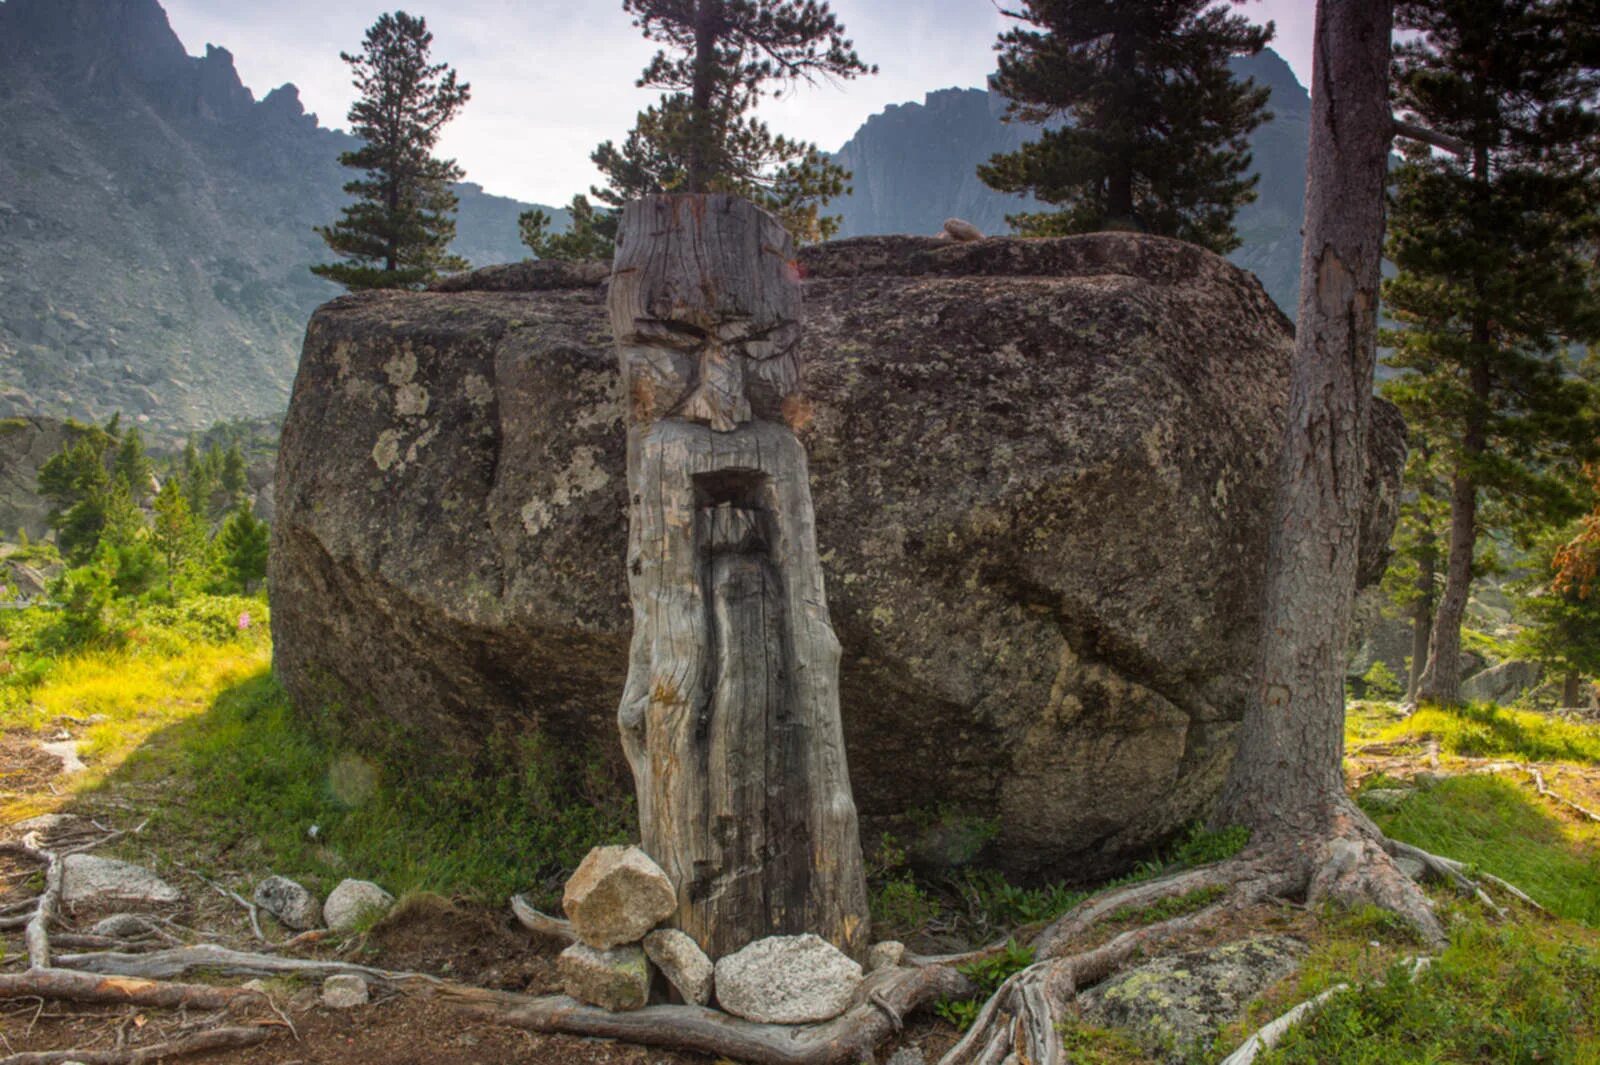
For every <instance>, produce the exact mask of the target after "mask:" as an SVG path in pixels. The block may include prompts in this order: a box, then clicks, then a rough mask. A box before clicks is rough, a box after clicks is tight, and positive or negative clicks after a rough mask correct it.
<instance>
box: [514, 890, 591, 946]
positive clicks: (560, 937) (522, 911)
mask: <svg viewBox="0 0 1600 1065" xmlns="http://www.w3.org/2000/svg"><path fill="white" fill-rule="evenodd" d="M511 912H512V913H513V914H515V915H516V918H517V923H518V924H520V925H522V927H524V928H526V929H527V930H528V931H530V932H532V933H534V934H535V935H540V936H546V937H548V938H550V939H554V940H557V941H559V942H561V943H567V944H572V943H576V942H577V941H578V933H576V932H574V931H573V930H572V922H571V921H564V920H562V919H561V918H559V917H551V916H550V915H549V914H547V913H540V912H539V911H538V910H536V909H534V908H533V904H532V903H530V902H529V901H528V900H527V899H525V898H523V897H522V896H521V895H513V896H511Z"/></svg>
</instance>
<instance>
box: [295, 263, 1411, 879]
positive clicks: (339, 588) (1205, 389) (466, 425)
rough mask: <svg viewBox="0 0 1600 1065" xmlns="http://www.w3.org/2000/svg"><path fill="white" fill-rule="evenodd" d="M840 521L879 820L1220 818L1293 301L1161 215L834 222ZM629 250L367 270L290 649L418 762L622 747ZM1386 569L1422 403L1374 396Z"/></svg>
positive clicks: (1072, 840)
mask: <svg viewBox="0 0 1600 1065" xmlns="http://www.w3.org/2000/svg"><path fill="white" fill-rule="evenodd" d="M798 266H799V269H800V270H801V271H802V273H803V274H804V276H805V278H806V280H805V306H804V311H803V317H804V321H803V332H802V340H801V342H800V343H801V345H802V355H803V357H804V360H805V363H806V365H807V367H808V370H807V378H806V395H805V401H804V402H796V403H793V404H790V405H788V406H787V407H786V412H785V413H786V417H787V418H788V420H789V421H790V422H791V424H792V425H794V426H795V427H796V431H797V432H798V434H799V435H800V437H801V439H802V442H803V443H804V444H805V446H806V448H807V450H808V452H809V454H810V462H811V483H812V493H813V499H814V502H815V510H816V533H817V542H818V545H819V549H820V552H821V559H822V565H823V571H824V576H825V579H826V584H827V595H828V601H829V607H830V612H831V614H832V620H833V625H834V628H835V630H836V631H837V634H838V637H839V640H840V643H841V644H842V646H843V658H842V662H841V667H840V670H841V672H840V694H841V714H842V718H843V724H844V730H845V742H846V747H847V755H848V762H849V767H850V777H851V784H852V788H853V791H854V794H855V800H856V805H857V807H858V809H859V810H860V812H861V814H862V816H863V818H864V819H865V821H866V822H867V824H866V832H867V835H868V836H869V837H871V836H872V835H874V834H875V832H876V831H877V829H878V827H879V825H880V824H881V825H883V826H884V827H891V826H892V821H893V819H895V818H900V817H904V816H905V815H908V814H909V813H910V812H912V811H917V810H929V809H934V808H937V807H940V806H941V805H947V804H948V803H949V801H950V798H951V797H952V796H959V797H960V801H961V802H962V803H964V804H966V806H967V807H968V811H969V812H971V813H975V814H977V815H979V816H981V817H982V818H984V819H989V820H992V821H993V823H994V824H995V825H996V826H997V828H998V832H997V834H995V833H991V837H992V838H986V839H985V840H984V844H983V845H984V846H985V847H986V850H985V852H984V854H983V856H982V857H983V860H985V861H992V862H995V863H996V864H999V865H1000V866H1002V867H1004V868H1005V869H1007V871H1009V872H1011V873H1014V874H1057V875H1060V874H1064V873H1070V874H1071V875H1073V876H1075V877H1091V876H1095V875H1098V874H1102V873H1108V872H1112V871H1115V870H1117V869H1118V868H1119V867H1121V866H1122V865H1124V864H1125V863H1126V862H1127V861H1128V860H1129V859H1130V858H1131V857H1132V856H1133V855H1135V854H1138V853H1140V852H1141V851H1143V850H1145V849H1147V848H1148V847H1150V846H1151V845H1153V844H1155V843H1158V842H1160V841H1162V840H1164V839H1166V838H1168V837H1170V836H1171V835H1172V834H1174V833H1175V832H1176V831H1178V830H1179V829H1180V828H1181V827H1182V826H1183V825H1184V824H1185V823H1187V822H1189V821H1192V820H1194V819H1196V818H1197V817H1199V816H1201V815H1202V813H1203V812H1204V810H1205V809H1206V807H1207V804H1208V803H1209V802H1210V800H1211V798H1212V797H1213V796H1214V794H1215V793H1216V790H1217V789H1218V787H1219V786H1220V783H1221V780H1222V777H1223V774H1224V772H1225V769H1226V766H1227V764H1228V761H1229V759H1230V757H1231V754H1232V744H1233V735H1234V730H1235V729H1236V728H1237V726H1238V722H1239V720H1240V718H1241V716H1242V714H1243V709H1244V705H1245V702H1246V700H1247V699H1248V697H1249V676H1250V674H1251V667H1252V663H1253V660H1254V654H1255V650H1256V647H1257V645H1258V643H1259V640H1260V603H1261V600H1262V588H1263V580H1264V574H1265V564H1266V549H1267V534H1268V527H1269V524H1270V520H1269V516H1270V513H1271V505H1272V492H1273V488H1274V483H1275V471H1276V467H1277V462H1278V456H1279V451H1280V446H1281V433H1282V418H1283V409H1284V404H1285V401H1286V398H1287V385H1288V365H1289V352H1290V346H1291V330H1290V326H1289V323H1288V322H1287V321H1286V320H1285V319H1284V317H1283V316H1282V314H1281V313H1280V312H1279V311H1278V309H1277V308H1276V306H1274V305H1273V303H1272V301H1271V300H1270V299H1269V298H1268V297H1267V295H1266V293H1265V292H1263V291H1262V289H1261V287H1260V285H1259V284H1258V283H1257V282H1256V281H1255V280H1254V279H1253V278H1251V277H1250V276H1249V275H1247V274H1245V273H1243V272H1241V271H1239V270H1238V269H1236V268H1234V267H1233V266H1231V265H1229V264H1228V263H1227V262H1226V261H1224V260H1223V259H1221V258H1219V257H1217V256H1214V255H1211V254H1210V253H1208V252H1206V251H1204V250H1202V249H1200V248H1197V247H1194V246H1191V245H1188V244H1183V243H1181V242H1177V241H1172V240H1166V239H1163V238H1159V237H1151V236H1145V235H1139V234H1127V233H1116V234H1095V235H1091V236H1083V237H1069V238H1060V239H1049V240H1021V239H1011V238H991V239H987V240H981V241H972V242H955V241H941V240H937V239H934V238H931V237H869V238H858V239H855V240H847V241H838V242H834V243H829V244H822V245H817V246H813V247H809V248H806V249H803V250H802V251H801V252H800V255H799V263H798ZM603 273H604V272H603V270H595V269H589V268H585V269H581V270H580V269H568V268H565V267H563V268H561V269H543V270H533V269H531V268H530V269H518V270H512V269H499V270H496V271H494V272H493V273H487V274H475V275H467V276H466V277H463V278H457V279H453V280H452V281H451V282H450V286H449V287H450V289H451V291H448V292H445V291H438V292H425V293H412V292H382V293H367V294H361V295H353V296H347V297H343V298H340V299H338V300H335V301H334V302H332V303H330V304H328V305H327V306H325V307H323V308H322V309H321V310H319V311H318V312H317V314H316V316H315V317H314V318H313V319H312V321H311V324H310V327H309V329H308V332H307V336H306V346H305V351H304V355H303V358H302V361H301V364H300V372H299V377H298V378H297V381H296V385H295V392H294V398H293V400H292V403H291V406H290V410H289V415H288V418H287V421H286V422H285V425H284V432H283V438H282V449H281V452H280V457H279V470H278V483H277V497H276V501H277V508H278V509H277V520H276V522H275V523H274V526H273V537H274V542H273V552H272V561H271V566H272V573H271V581H272V586H273V595H274V609H273V618H272V621H273V635H274V653H275V656H276V666H277V672H278V676H280V677H281V678H282V680H283V682H284V684H285V685H286V686H287V687H288V689H289V691H290V692H291V694H292V695H293V696H294V698H295V699H296V701H297V702H298V703H299V704H300V705H301V706H302V707H305V708H307V711H308V712H313V711H315V712H317V713H319V714H320V713H322V712H323V710H324V708H334V712H332V713H330V714H328V715H327V717H326V720H328V722H329V723H330V724H332V725H333V726H335V727H336V728H337V729H338V730H340V731H342V732H344V733H345V734H346V738H347V739H348V740H350V741H351V742H352V743H357V744H359V745H360V746H361V747H362V749H364V750H372V751H381V750H383V749H384V748H388V749H390V750H391V752H392V754H393V756H394V757H396V758H399V759H403V760H404V761H405V762H406V763H407V765H408V770H413V771H417V772H427V771H429V770H430V769H431V768H436V767H446V766H448V767H450V768H455V767H456V766H457V765H458V764H459V763H460V762H462V761H470V760H472V759H474V758H477V757H480V756H481V754H482V752H484V751H485V750H487V749H489V748H490V747H492V746H493V743H492V738H493V737H495V736H497V735H498V736H502V737H503V736H507V735H525V734H528V733H530V732H537V733H539V734H540V735H542V736H544V737H546V738H547V739H548V740H550V741H551V745H552V746H553V747H556V748H559V749H562V750H567V751H572V752H581V753H582V754H584V755H587V754H589V753H591V752H600V753H602V754H603V755H604V756H605V757H608V758H610V759H612V762H611V764H612V767H613V769H614V771H615V773H616V777H617V779H618V780H623V779H626V770H625V768H624V767H623V764H622V758H621V751H620V743H619V742H618V737H617V731H616V712H617V705H618V702H619V699H620V696H621V692H622V685H623V682H624V680H625V678H626V676H627V672H628V669H627V648H628V635H629V631H630V627H631V624H632V616H631V612H630V611H629V609H628V595H627V587H626V580H625V568H624V567H625V561H624V560H625V557H626V517H625V514H626V509H627V508H626V503H627V499H626V494H625V493H626V489H625V482H624V469H625V458H624V447H625V433H624V429H623V423H622V413H623V405H624V397H623V396H622V395H621V394H620V392H621V389H620V385H619V381H618V376H617V371H616V367H615V356H614V353H613V350H612V345H611V337H610V330H609V327H608V324H607V320H606V315H605V306H604V288H603V285H601V284H597V283H596V281H595V279H596V278H598V277H601V276H603ZM1371 447H1372V453H1371V454H1372V458H1371V461H1370V462H1369V477H1368V482H1369V484H1368V505H1367V507H1366V512H1365V518H1364V521H1363V533H1362V558H1363V562H1362V572H1363V574H1364V578H1365V579H1366V580H1369V581H1370V580H1372V579H1374V578H1375V577H1376V576H1377V575H1378V574H1379V573H1381V571H1382V567H1383V561H1384V551H1385V545H1386V543H1387V540H1388V533H1389V531H1390V530H1391V529H1392V527H1393V522H1394V517H1395V508H1396V506H1397V503H1398V484H1399V470H1400V464H1401V459H1402V457H1403V433H1402V426H1401V425H1400V423H1399V419H1398V415H1397V414H1396V413H1395V412H1394V409H1393V408H1392V407H1390V406H1388V405H1387V404H1384V403H1382V402H1379V403H1377V404H1376V405H1375V413H1374V423H1373V432H1372V433H1371Z"/></svg>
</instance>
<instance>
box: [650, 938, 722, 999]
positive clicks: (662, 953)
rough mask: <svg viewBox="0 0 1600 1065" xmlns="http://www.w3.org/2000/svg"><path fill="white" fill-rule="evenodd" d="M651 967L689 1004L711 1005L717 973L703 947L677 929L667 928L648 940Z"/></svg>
mask: <svg viewBox="0 0 1600 1065" xmlns="http://www.w3.org/2000/svg"><path fill="white" fill-rule="evenodd" d="M644 952H645V955H646V956H647V957H648V958H649V959H650V963H651V964H652V965H654V966H655V967H656V968H657V969H660V970H661V974H662V975H663V976H665V977H666V978H667V982H668V983H670V984H671V985H672V987H673V989H674V990H675V991H677V992H678V994H679V995H682V996H683V1000H684V1001H685V1002H692V1003H694V1004H695V1005H697V1006H705V1005H708V1004H709V1003H710V1002H711V990H712V984H713V983H714V977H715V970H714V969H713V967H712V965H711V959H710V958H708V957H706V952H705V951H703V950H701V949H700V944H698V943H696V942H695V941H694V940H693V939H691V938H689V936H688V935H687V934H686V933H683V932H680V931H678V930H677V929H676V928H663V929H660V930H659V931H655V932H651V933H650V934H649V935H647V936H645V937H644Z"/></svg>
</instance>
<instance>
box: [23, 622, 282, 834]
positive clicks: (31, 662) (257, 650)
mask: <svg viewBox="0 0 1600 1065" xmlns="http://www.w3.org/2000/svg"><path fill="white" fill-rule="evenodd" d="M0 617H3V625H4V627H3V629H0V729H3V730H5V731H8V732H12V731H20V732H40V731H49V730H52V729H53V728H55V727H57V726H61V725H65V726H66V727H67V728H68V729H69V731H70V732H71V733H72V735H73V737H74V738H75V739H76V740H78V744H79V745H78V755H79V757H81V758H82V759H83V760H84V762H85V763H86V764H87V765H88V767H89V768H88V770H87V771H85V772H82V773H79V774H76V775H74V776H72V777H71V778H69V780H68V781H67V784H68V786H69V787H70V789H71V790H72V791H73V792H74V793H77V792H83V791H85V790H87V789H90V788H93V787H96V786H98V785H99V784H101V783H102V782H103V781H104V780H105V779H106V778H107V777H108V776H109V775H110V774H112V773H114V772H116V771H117V769H118V768H119V766H121V764H122V763H123V761H124V760H125V759H126V758H127V757H128V756H129V755H130V753H131V752H132V751H134V750H135V749H136V748H138V747H139V746H140V745H141V744H143V743H145V742H146V741H147V740H148V739H149V738H150V737H151V736H152V735H153V734H155V733H156V732H158V731H160V730H161V729H163V728H165V727H167V726H169V725H171V724H173V723H175V722H179V721H183V720H186V719H188V718H191V717H193V716H195V715H197V714H200V713H203V712H204V711H205V710H206V709H207V708H209V707H210V705H211V703H212V701H213V700H214V699H216V698H217V696H218V695H220V694H221V693H222V692H223V691H225V690H227V689H228V688H230V687H232V686H233V685H235V684H237V683H239V682H240V681H242V680H243V679H244V678H246V677H248V676H251V675H252V674H255V673H259V672H260V671H261V670H262V669H264V668H265V667H266V665H267V663H268V661H269V660H270V659H271V655H272V650H271V646H270V644H269V642H268V635H267V632H268V630H267V620H268V619H267V608H266V604H265V603H264V602H262V601H259V600H255V599H237V598H232V597H225V596H203V597H199V598H197V599H195V600H192V601H189V602H186V603H185V604H182V605H181V606H177V607H171V606H162V607H145V608H141V609H139V610H137V611H129V612H128V613H126V614H125V615H124V616H123V617H122V618H121V619H120V622H119V624H118V626H117V627H116V628H115V629H114V630H112V631H111V632H109V633H105V634H102V635H101V636H100V637H98V638H96V639H94V640H91V641H88V642H86V643H83V644H74V642H73V641H72V639H71V638H70V636H69V634H68V632H67V631H64V629H63V626H64V625H65V624H67V623H66V622H65V620H64V619H63V617H62V616H61V614H60V612H59V611H51V610H44V609H37V608H36V609H32V610H25V611H16V612H12V613H8V614H6V615H0ZM241 619H247V620H245V621H244V623H243V624H241ZM58 803H59V800H58V799H57V798H56V797H54V796H50V795H25V796H21V797H19V798H11V799H8V800H7V801H4V802H0V820H4V821H12V820H19V819H21V818H24V817H28V816H31V815H33V814H36V813H40V812H43V811H44V810H46V809H48V808H51V807H54V806H56V805H58Z"/></svg>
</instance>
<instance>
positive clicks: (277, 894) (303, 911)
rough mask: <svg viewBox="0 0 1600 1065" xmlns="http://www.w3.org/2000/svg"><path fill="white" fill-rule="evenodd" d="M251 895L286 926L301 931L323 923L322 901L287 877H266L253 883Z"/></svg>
mask: <svg viewBox="0 0 1600 1065" xmlns="http://www.w3.org/2000/svg"><path fill="white" fill-rule="evenodd" d="M253 898H254V901H255V904H256V905H257V906H259V907H261V908H262V909H263V910H266V911H267V912H268V913H270V914H272V916H274V917H276V918H277V919H278V920H279V921H281V922H282V923H283V925H284V927H285V928H292V929H294V930H295V931H296V932H304V931H306V930H308V929H311V928H316V927H317V926H319V925H321V924H322V904H321V903H319V902H318V901H317V897H316V896H315V895H313V894H312V893H311V892H310V891H308V890H307V889H306V888H304V887H302V886H300V885H299V884H297V883H295V882H294V881H293V880H290V879H289V878H288V877H284V876H269V877H267V878H266V879H265V880H263V881H261V883H259V884H257V885H256V890H255V895H254V896H253Z"/></svg>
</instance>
